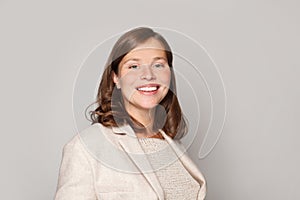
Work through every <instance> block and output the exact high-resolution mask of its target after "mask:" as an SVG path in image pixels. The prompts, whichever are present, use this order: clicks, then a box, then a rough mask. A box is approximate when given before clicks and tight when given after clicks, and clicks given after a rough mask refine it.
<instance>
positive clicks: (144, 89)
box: [138, 87, 157, 92]
mask: <svg viewBox="0 0 300 200" xmlns="http://www.w3.org/2000/svg"><path fill="white" fill-rule="evenodd" d="M138 90H139V91H145V92H151V91H155V90H157V87H141V88H138Z"/></svg>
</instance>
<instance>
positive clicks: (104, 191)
mask: <svg viewBox="0 0 300 200" xmlns="http://www.w3.org/2000/svg"><path fill="white" fill-rule="evenodd" d="M160 131H161V133H162V135H163V136H164V138H165V139H166V141H167V142H168V144H169V145H168V146H169V148H171V149H172V150H173V151H174V152H175V153H176V154H175V155H176V156H177V159H180V161H181V162H182V164H183V166H184V167H185V168H186V169H187V171H188V172H189V173H190V174H191V175H192V177H193V178H194V179H195V180H196V181H197V182H198V183H199V184H200V185H201V188H200V190H199V193H198V198H197V199H198V200H203V199H204V198H205V195H206V183H205V179H204V177H203V175H202V174H201V172H200V171H199V170H198V168H197V166H196V165H195V164H194V163H193V162H192V160H191V159H190V158H189V157H188V155H187V154H186V153H185V149H184V147H183V145H182V144H181V143H180V142H179V141H178V140H173V139H172V138H171V137H169V136H168V135H166V134H165V133H164V132H163V131H162V130H160ZM100 199H104V200H110V199H113V200H118V199H123V200H135V199H138V200H141V199H143V200H148V199H149V200H154V199H155V200H164V193H163V189H162V187H161V185H160V183H159V181H158V179H157V177H156V176H155V173H153V168H152V167H151V164H150V163H149V161H148V159H147V157H146V155H145V154H144V152H143V149H142V147H141V145H140V144H139V142H138V140H137V137H136V135H135V133H134V132H133V130H132V128H131V127H130V126H129V125H125V126H122V127H118V128H107V127H104V126H102V125H101V124H100V123H96V124H93V125H91V126H89V127H88V128H86V129H84V130H83V131H81V132H79V133H78V134H76V135H75V136H74V137H73V138H72V140H70V141H69V142H68V143H67V144H66V145H65V146H64V148H63V155H62V161H61V166H60V170H59V178H58V185H57V190H56V194H55V200H100Z"/></svg>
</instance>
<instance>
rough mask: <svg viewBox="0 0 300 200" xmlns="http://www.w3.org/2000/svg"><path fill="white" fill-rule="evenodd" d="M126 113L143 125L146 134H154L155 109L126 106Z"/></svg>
mask: <svg viewBox="0 0 300 200" xmlns="http://www.w3.org/2000/svg"><path fill="white" fill-rule="evenodd" d="M125 109H126V111H127V112H128V114H129V115H130V116H132V117H133V118H134V119H136V120H137V121H138V122H140V123H141V124H143V126H144V127H145V129H146V133H145V134H147V135H148V134H149V135H150V134H153V131H152V127H153V123H154V115H155V108H152V109H140V108H135V107H131V106H125Z"/></svg>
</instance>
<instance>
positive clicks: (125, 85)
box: [113, 38, 171, 114]
mask: <svg viewBox="0 0 300 200" xmlns="http://www.w3.org/2000/svg"><path fill="white" fill-rule="evenodd" d="M170 80H171V71H170V67H169V65H168V61H167V57H166V53H165V51H164V47H163V46H162V45H161V43H160V42H159V41H158V40H156V39H152V38H150V39H149V40H147V41H146V42H145V43H143V44H140V45H139V46H137V47H136V48H134V49H133V50H131V51H130V52H129V53H128V54H126V56H125V57H124V58H123V59H122V60H121V62H120V64H119V72H118V75H116V74H113V81H114V82H115V83H116V85H117V87H118V88H119V89H121V93H122V96H123V100H124V104H125V108H126V110H127V112H129V113H130V114H132V113H133V112H135V111H138V110H149V109H152V108H154V107H155V106H156V105H157V104H159V102H161V100H162V99H163V98H164V97H165V96H166V94H167V93H168V90H169V86H170Z"/></svg>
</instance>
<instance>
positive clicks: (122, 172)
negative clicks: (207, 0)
mask: <svg viewBox="0 0 300 200" xmlns="http://www.w3.org/2000/svg"><path fill="white" fill-rule="evenodd" d="M96 103H97V104H98V107H97V108H96V109H95V110H94V111H92V112H91V118H92V126H90V127H88V128H86V129H85V130H83V131H81V132H80V133H79V134H78V135H76V136H75V137H74V138H73V139H72V140H71V141H70V142H69V143H68V144H66V146H65V147H64V153H63V160H62V164H61V168H60V175H59V182H58V188H57V193H56V196H55V199H56V200H96V199H105V200H109V199H131V200H133V199H151V200H152V199H153V200H154V199H159V200H164V199H168V200H169V199H170V200H171V199H180V200H181V199H199V200H202V199H204V197H205V193H206V185H205V180H204V177H203V175H202V174H201V173H200V171H199V170H198V169H197V167H196V166H195V164H194V163H193V162H192V161H191V160H190V158H189V157H188V156H187V155H186V154H185V150H184V149H183V147H182V145H180V143H179V142H178V141H179V139H180V138H181V137H182V136H183V135H184V134H185V133H187V123H186V122H185V118H184V116H183V113H182V111H181V107H180V104H179V100H178V98H177V96H176V81H175V72H174V69H173V54H172V51H171V48H170V46H169V45H168V43H167V41H166V40H165V39H164V38H163V37H162V35H160V34H159V33H157V32H154V31H153V30H152V29H150V28H145V27H140V28H136V29H133V30H131V31H128V32H126V33H124V34H123V35H122V36H121V37H120V38H119V40H118V41H117V42H116V43H115V45H114V46H113V48H112V51H111V53H110V56H109V58H108V61H107V64H106V68H105V70H104V72H103V74H102V79H101V82H100V85H99V89H98V94H97V100H96ZM156 136H159V137H160V139H157V140H145V141H147V142H145V141H144V142H145V143H144V142H143V141H142V140H139V139H140V138H148V137H156ZM149 141H150V143H149ZM159 146H162V147H163V148H162V149H161V150H160V149H158V148H157V147H159ZM152 150H154V151H155V153H154V154H152V153H149V152H150V151H152ZM173 190H174V192H173ZM186 192H190V193H191V194H188V195H185V193H186Z"/></svg>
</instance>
